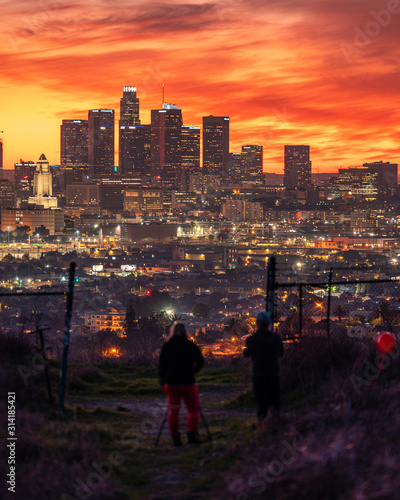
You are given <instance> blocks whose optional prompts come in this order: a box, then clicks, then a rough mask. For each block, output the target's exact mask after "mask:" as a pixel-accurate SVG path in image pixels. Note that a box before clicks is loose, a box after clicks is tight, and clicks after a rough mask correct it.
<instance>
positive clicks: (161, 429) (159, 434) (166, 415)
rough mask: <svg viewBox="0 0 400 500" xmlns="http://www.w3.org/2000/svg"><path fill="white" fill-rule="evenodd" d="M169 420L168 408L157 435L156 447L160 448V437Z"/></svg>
mask: <svg viewBox="0 0 400 500" xmlns="http://www.w3.org/2000/svg"><path fill="white" fill-rule="evenodd" d="M167 420H168V408H167V411H166V412H165V415H164V416H163V419H162V422H161V425H160V428H159V429H158V434H157V438H156V442H155V446H158V443H159V442H160V437H161V434H162V431H163V428H164V425H165V423H166V421H167Z"/></svg>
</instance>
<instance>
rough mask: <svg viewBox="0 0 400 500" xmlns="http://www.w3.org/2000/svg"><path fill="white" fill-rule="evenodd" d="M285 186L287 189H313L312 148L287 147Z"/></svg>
mask: <svg viewBox="0 0 400 500" xmlns="http://www.w3.org/2000/svg"><path fill="white" fill-rule="evenodd" d="M283 185H284V186H285V188H287V189H295V188H305V189H309V188H311V161H310V146H285V172H284V179H283Z"/></svg>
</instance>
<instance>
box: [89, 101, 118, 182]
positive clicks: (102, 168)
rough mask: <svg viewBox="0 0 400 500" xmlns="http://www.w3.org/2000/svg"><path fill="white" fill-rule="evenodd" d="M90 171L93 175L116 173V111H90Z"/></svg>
mask: <svg viewBox="0 0 400 500" xmlns="http://www.w3.org/2000/svg"><path fill="white" fill-rule="evenodd" d="M89 171H90V174H91V175H102V174H105V175H107V174H111V173H113V171H114V110H113V109H92V110H90V111H89Z"/></svg>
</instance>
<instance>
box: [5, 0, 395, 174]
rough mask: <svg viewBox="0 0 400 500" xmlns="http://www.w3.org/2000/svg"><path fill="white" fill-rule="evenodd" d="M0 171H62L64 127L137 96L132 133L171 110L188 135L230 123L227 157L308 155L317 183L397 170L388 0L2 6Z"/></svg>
mask: <svg viewBox="0 0 400 500" xmlns="http://www.w3.org/2000/svg"><path fill="white" fill-rule="evenodd" d="M1 7H2V28H1V30H2V31H1V34H0V37H1V38H0V40H1V43H2V47H3V50H2V54H1V55H0V89H1V92H0V109H1V121H0V129H2V130H4V131H5V134H4V150H5V166H6V168H11V167H12V165H13V163H14V162H16V161H18V160H19V158H20V157H24V159H32V160H35V159H36V157H39V155H40V153H41V152H42V151H45V152H46V154H47V156H48V158H49V159H50V161H51V162H52V163H58V161H59V125H60V123H61V119H63V118H66V119H67V118H79V117H80V118H85V117H86V116H87V110H88V109H91V108H94V107H100V106H101V107H112V108H116V110H118V107H119V99H120V97H121V94H122V87H123V86H124V85H136V86H137V88H138V96H139V98H140V105H141V119H142V121H143V122H145V123H146V122H149V119H150V110H151V109H155V108H157V107H159V106H160V104H161V86H162V83H164V84H165V89H166V100H167V101H169V102H173V103H175V104H177V105H179V106H180V107H181V108H182V110H183V116H184V121H185V122H186V123H194V124H201V120H202V116H204V115H208V114H214V115H219V114H223V115H229V116H230V117H231V150H232V151H239V150H240V146H241V145H242V144H248V143H259V144H262V145H263V146H264V151H265V158H264V169H265V170H267V171H274V172H278V171H281V170H282V165H283V146H284V145H285V144H296V143H297V144H299V143H301V144H309V145H310V146H311V154H312V160H313V166H314V167H315V169H317V168H318V169H319V171H321V172H322V171H332V170H336V169H337V168H338V167H339V166H348V165H355V164H361V163H363V162H365V161H369V160H374V159H385V160H390V161H397V160H398V157H399V151H400V148H399V135H400V134H399V124H400V106H399V105H398V104H399V96H398V81H399V76H400V68H399V52H400V48H399V45H398V25H399V20H400V2H398V1H397V0H388V1H379V0H378V1H371V0H350V1H349V0H338V1H336V2H334V3H331V2H321V1H320V0H279V1H278V0H269V1H268V2H265V1H263V0H247V1H245V0H215V1H214V2H212V1H209V2H202V1H200V0H192V1H189V0H188V1H170V2H150V1H142V2H135V3H133V2H131V1H124V0H115V1H114V2H113V3H108V2H106V1H101V0H88V1H85V2H82V1H80V0H72V1H71V0H70V1H68V2H67V1H65V0H41V1H39V2H36V1H34V2H32V1H31V0H29V1H27V0H20V1H19V2H12V1H8V0H6V1H2V2H1Z"/></svg>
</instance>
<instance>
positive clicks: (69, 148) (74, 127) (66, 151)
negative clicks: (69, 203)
mask: <svg viewBox="0 0 400 500" xmlns="http://www.w3.org/2000/svg"><path fill="white" fill-rule="evenodd" d="M60 165H61V168H62V169H63V171H64V177H65V178H64V187H65V186H66V185H67V184H71V183H73V182H82V180H83V178H84V176H86V175H88V174H89V157H88V121H87V120H63V121H62V125H61V157H60Z"/></svg>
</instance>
